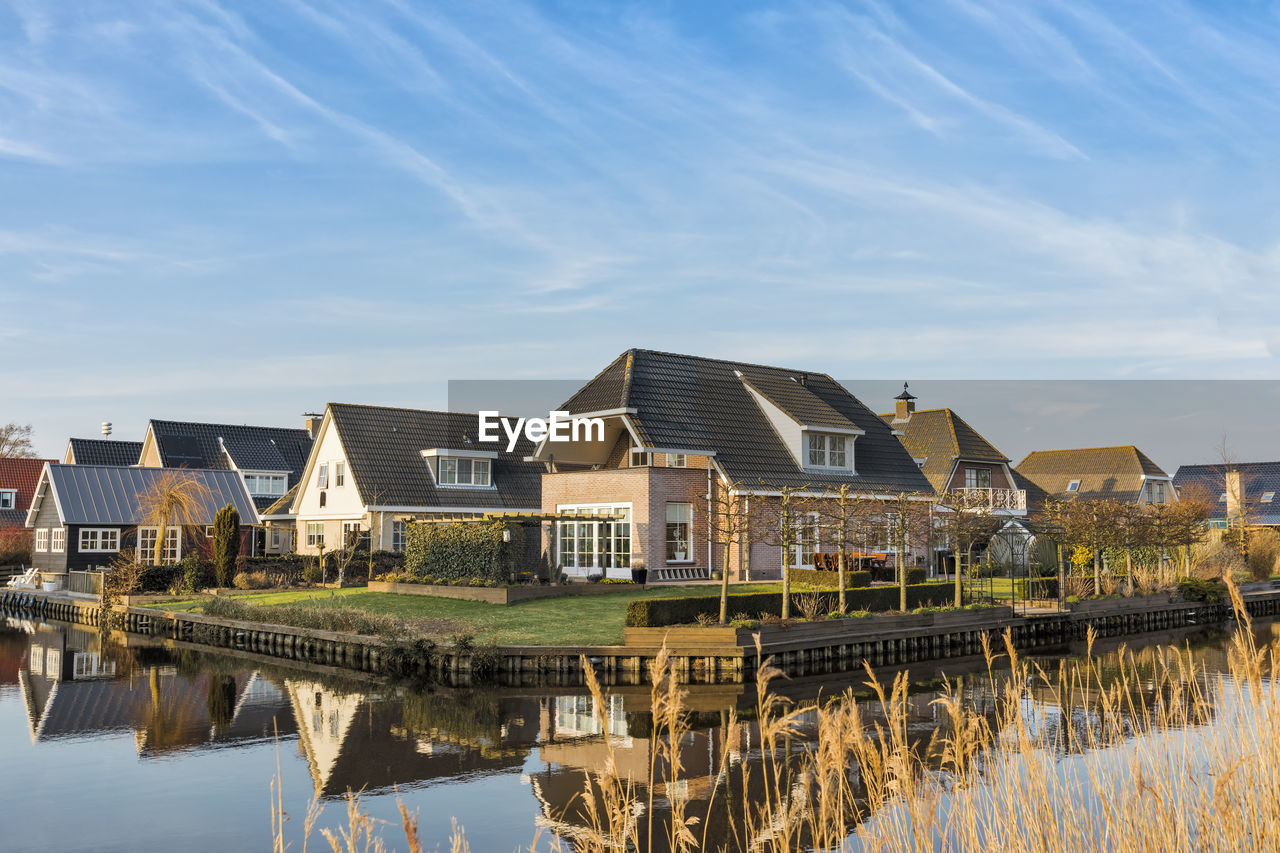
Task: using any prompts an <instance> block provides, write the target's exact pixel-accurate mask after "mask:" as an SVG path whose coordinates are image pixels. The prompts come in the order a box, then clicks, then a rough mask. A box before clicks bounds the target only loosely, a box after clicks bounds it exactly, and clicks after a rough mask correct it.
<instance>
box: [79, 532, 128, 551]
mask: <svg viewBox="0 0 1280 853" xmlns="http://www.w3.org/2000/svg"><path fill="white" fill-rule="evenodd" d="M86 538H90V539H92V545H91V546H88V547H86V545H85V540H86ZM108 539H109V540H110V541H111V544H110V545H107V546H105V547H104V545H103V542H105V541H106V540H108ZM79 543H80V547H79V549H78V550H79V552H80V553H81V554H114V553H116V552H118V551H119V550H120V528H119V527H81V528H80V539H79Z"/></svg>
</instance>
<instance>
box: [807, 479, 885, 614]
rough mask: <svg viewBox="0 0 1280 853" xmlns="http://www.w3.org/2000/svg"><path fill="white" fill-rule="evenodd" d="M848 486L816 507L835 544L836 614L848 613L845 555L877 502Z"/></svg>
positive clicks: (876, 513) (821, 523)
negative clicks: (838, 609)
mask: <svg viewBox="0 0 1280 853" xmlns="http://www.w3.org/2000/svg"><path fill="white" fill-rule="evenodd" d="M853 489H854V486H853V484H851V483H841V484H840V487H839V488H838V489H835V490H833V491H831V492H830V493H828V494H827V495H824V496H823V499H822V502H821V503H820V504H819V510H818V513H819V518H820V522H819V523H820V525H821V527H822V529H824V530H827V531H829V532H831V533H833V534H835V541H836V549H837V554H836V575H837V585H838V586H839V587H840V589H839V597H840V600H839V607H840V612H841V613H844V612H846V610H847V609H848V601H847V600H846V599H847V594H846V593H845V587H846V586H847V585H848V572H849V566H848V559H849V557H848V552H849V546H850V545H852V544H853V543H855V542H857V540H858V537H859V534H865V530H866V527H867V526H868V521H869V520H870V519H871V518H872V517H873V516H876V515H878V512H877V510H876V507H877V506H878V505H879V503H880V502H879V501H878V500H877V501H873V500H869V499H868V498H866V497H864V496H861V495H858V494H855V493H854V491H853Z"/></svg>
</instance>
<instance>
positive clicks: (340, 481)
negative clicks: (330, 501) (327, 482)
mask: <svg viewBox="0 0 1280 853" xmlns="http://www.w3.org/2000/svg"><path fill="white" fill-rule="evenodd" d="M346 484H347V463H345V462H335V463H333V485H334V486H345V485H346Z"/></svg>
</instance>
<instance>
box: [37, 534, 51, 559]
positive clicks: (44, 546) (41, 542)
mask: <svg viewBox="0 0 1280 853" xmlns="http://www.w3.org/2000/svg"><path fill="white" fill-rule="evenodd" d="M36 550H37V551H39V552H40V553H41V554H43V553H44V552H46V551H48V550H49V528H47V527H37V528H36Z"/></svg>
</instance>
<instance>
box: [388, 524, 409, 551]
mask: <svg viewBox="0 0 1280 853" xmlns="http://www.w3.org/2000/svg"><path fill="white" fill-rule="evenodd" d="M407 532H408V522H405V521H392V522H391V550H392V551H394V552H396V553H397V554H399V553H402V552H403V551H404V545H405V533H407Z"/></svg>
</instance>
